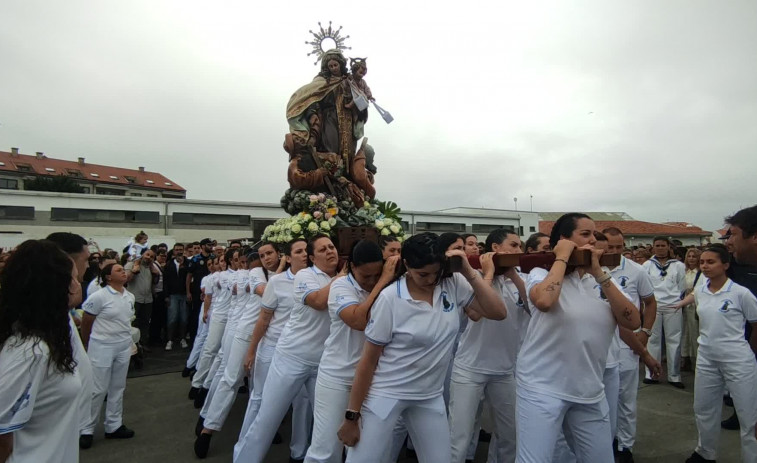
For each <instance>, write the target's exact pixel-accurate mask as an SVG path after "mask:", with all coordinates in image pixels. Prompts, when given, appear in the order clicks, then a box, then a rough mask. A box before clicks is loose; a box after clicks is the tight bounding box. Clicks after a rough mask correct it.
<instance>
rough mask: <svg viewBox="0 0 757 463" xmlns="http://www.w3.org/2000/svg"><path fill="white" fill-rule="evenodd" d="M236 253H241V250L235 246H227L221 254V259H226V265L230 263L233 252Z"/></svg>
mask: <svg viewBox="0 0 757 463" xmlns="http://www.w3.org/2000/svg"><path fill="white" fill-rule="evenodd" d="M237 253H239V254H241V252H240V251H239V249H237V248H229V249H227V250H226V252H225V253H224V254H223V260H225V261H226V265H227V266H228V265H230V264H231V260H232V259H233V258H234V254H237Z"/></svg>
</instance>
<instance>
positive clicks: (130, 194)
mask: <svg viewBox="0 0 757 463" xmlns="http://www.w3.org/2000/svg"><path fill="white" fill-rule="evenodd" d="M129 196H142V193H129Z"/></svg>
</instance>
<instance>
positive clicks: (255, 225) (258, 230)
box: [252, 219, 275, 238]
mask: <svg viewBox="0 0 757 463" xmlns="http://www.w3.org/2000/svg"><path fill="white" fill-rule="evenodd" d="M273 222H275V220H273V219H270V220H265V219H255V220H253V221H252V236H253V237H255V238H260V237H262V236H263V232H264V231H265V227H267V226H269V225H272V224H273Z"/></svg>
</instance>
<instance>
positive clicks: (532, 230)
mask: <svg viewBox="0 0 757 463" xmlns="http://www.w3.org/2000/svg"><path fill="white" fill-rule="evenodd" d="M528 231H529V232H531V233H534V232H535V231H536V227H528Z"/></svg>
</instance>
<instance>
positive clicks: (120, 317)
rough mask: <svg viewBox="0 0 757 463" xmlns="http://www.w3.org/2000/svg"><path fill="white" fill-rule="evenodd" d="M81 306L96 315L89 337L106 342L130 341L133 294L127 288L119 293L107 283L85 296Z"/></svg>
mask: <svg viewBox="0 0 757 463" xmlns="http://www.w3.org/2000/svg"><path fill="white" fill-rule="evenodd" d="M82 308H83V309H84V311H85V312H87V313H88V314H90V315H94V316H95V317H96V318H95V322H94V324H93V325H92V333H91V334H90V335H89V337H90V338H91V339H96V340H97V341H100V342H102V343H106V344H118V343H122V342H131V318H132V317H133V316H134V295H133V294H132V293H130V292H129V291H128V290H126V289H124V290H123V292H122V293H119V292H118V291H116V290H115V289H113V288H111V287H110V285H108V286H106V287H104V288H103V289H101V290H100V291H98V292H96V293H95V294H93V295H92V297H89V298H87V300H86V301H84V305H83V306H82Z"/></svg>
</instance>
